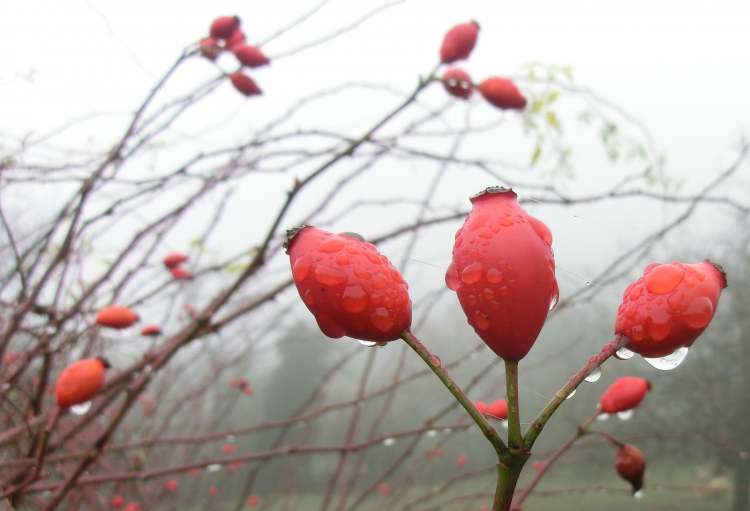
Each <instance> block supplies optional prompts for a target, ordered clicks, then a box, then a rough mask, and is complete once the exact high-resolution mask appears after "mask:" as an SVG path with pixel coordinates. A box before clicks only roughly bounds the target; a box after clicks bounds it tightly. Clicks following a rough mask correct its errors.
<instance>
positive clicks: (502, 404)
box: [485, 399, 508, 421]
mask: <svg viewBox="0 0 750 511" xmlns="http://www.w3.org/2000/svg"><path fill="white" fill-rule="evenodd" d="M485 415H486V416H487V417H491V418H493V419H497V420H499V421H503V420H506V419H507V418H508V402H507V401H505V399H498V400H496V401H493V402H492V403H490V404H488V405H487V409H486V411H485Z"/></svg>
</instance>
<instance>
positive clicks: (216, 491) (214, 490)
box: [208, 486, 219, 497]
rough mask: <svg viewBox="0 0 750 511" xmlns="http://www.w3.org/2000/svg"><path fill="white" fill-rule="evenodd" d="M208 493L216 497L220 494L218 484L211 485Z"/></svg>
mask: <svg viewBox="0 0 750 511" xmlns="http://www.w3.org/2000/svg"><path fill="white" fill-rule="evenodd" d="M208 493H209V495H211V496H212V497H216V495H218V494H219V489H218V488H217V487H216V486H211V487H209V488H208Z"/></svg>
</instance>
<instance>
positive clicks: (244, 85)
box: [229, 71, 263, 96]
mask: <svg viewBox="0 0 750 511" xmlns="http://www.w3.org/2000/svg"><path fill="white" fill-rule="evenodd" d="M229 80H230V81H231V82H232V85H234V88H235V89H237V90H238V91H240V92H241V93H242V94H244V95H245V96H257V95H259V94H263V92H262V91H261V90H260V87H258V84H257V83H255V80H253V79H252V78H250V77H249V76H247V75H246V74H244V73H243V72H242V71H235V72H234V73H232V74H230V75H229Z"/></svg>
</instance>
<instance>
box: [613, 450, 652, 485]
mask: <svg viewBox="0 0 750 511" xmlns="http://www.w3.org/2000/svg"><path fill="white" fill-rule="evenodd" d="M615 469H617V473H618V474H620V477H622V478H623V479H625V480H626V481H628V482H629V483H630V485H631V486H632V491H633V493H635V492H637V491H638V490H640V489H641V488H643V475H644V473H645V472H646V458H644V457H643V453H642V452H641V451H640V449H638V448H637V447H636V446H634V445H631V444H624V445H623V446H622V447H620V449H618V451H617V456H616V457H615Z"/></svg>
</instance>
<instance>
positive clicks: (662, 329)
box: [648, 307, 672, 341]
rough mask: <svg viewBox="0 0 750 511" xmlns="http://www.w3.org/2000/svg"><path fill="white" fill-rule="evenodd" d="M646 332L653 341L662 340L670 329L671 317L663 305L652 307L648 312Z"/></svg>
mask: <svg viewBox="0 0 750 511" xmlns="http://www.w3.org/2000/svg"><path fill="white" fill-rule="evenodd" d="M649 319H650V321H649V323H648V333H649V335H651V338H652V339H653V340H655V341H663V340H664V339H666V338H667V336H668V335H669V333H670V332H671V331H672V318H671V316H670V315H669V313H667V311H666V310H664V307H654V308H653V309H651V311H650V313H649Z"/></svg>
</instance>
